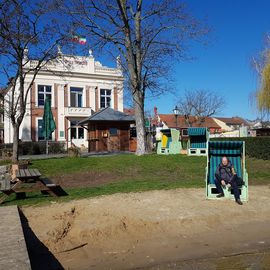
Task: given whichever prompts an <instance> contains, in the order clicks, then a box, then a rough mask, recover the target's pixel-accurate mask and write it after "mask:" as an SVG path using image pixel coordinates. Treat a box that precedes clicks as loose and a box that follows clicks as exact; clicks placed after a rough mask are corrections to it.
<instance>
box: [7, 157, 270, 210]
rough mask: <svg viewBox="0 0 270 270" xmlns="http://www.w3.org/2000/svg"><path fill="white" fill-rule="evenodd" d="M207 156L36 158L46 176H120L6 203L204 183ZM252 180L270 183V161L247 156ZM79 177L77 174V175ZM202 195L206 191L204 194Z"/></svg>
mask: <svg viewBox="0 0 270 270" xmlns="http://www.w3.org/2000/svg"><path fill="white" fill-rule="evenodd" d="M205 166H206V158H205V157H187V156H184V155H171V156H162V155H145V156H141V157H138V156H135V155H117V156H108V157H92V158H61V159H47V160H35V161H33V165H32V167H35V168H38V169H39V170H40V171H41V172H42V174H43V175H44V176H46V177H49V178H53V177H56V176H59V175H61V176H63V175H72V174H76V173H84V172H87V171H89V170H91V171H93V172H96V173H99V172H102V174H103V175H104V174H105V175H107V176H108V175H109V176H111V177H119V179H120V180H118V181H116V182H113V183H107V184H103V185H100V186H97V187H82V188H70V189H65V191H66V192H67V193H68V194H69V195H68V196H65V197H60V198H52V197H46V196H44V195H40V193H37V192H36V193H34V192H33V193H28V194H27V199H25V200H15V196H10V197H9V198H8V200H7V201H6V203H5V204H4V205H10V204H18V205H40V204H44V203H45V204H46V203H49V202H50V201H68V200H73V199H81V198H89V197H95V196H100V195H109V194H114V193H127V192H140V191H147V190H160V189H175V188H190V187H204V185H205V184H204V179H205ZM247 170H248V173H249V180H250V181H249V183H250V184H269V183H270V161H269V160H268V161H265V160H258V159H247ZM74 181H76V175H75V176H74ZM202 196H203V195H202Z"/></svg>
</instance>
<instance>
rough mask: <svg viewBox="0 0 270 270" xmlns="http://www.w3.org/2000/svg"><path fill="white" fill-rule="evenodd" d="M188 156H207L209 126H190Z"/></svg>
mask: <svg viewBox="0 0 270 270" xmlns="http://www.w3.org/2000/svg"><path fill="white" fill-rule="evenodd" d="M188 136H189V140H188V144H187V154H188V156H206V155H207V147H208V140H209V131H208V129H207V128H195V127H190V128H188Z"/></svg>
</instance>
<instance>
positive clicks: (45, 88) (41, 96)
mask: <svg viewBox="0 0 270 270" xmlns="http://www.w3.org/2000/svg"><path fill="white" fill-rule="evenodd" d="M46 98H49V99H50V100H51V99H52V87H51V86H50V85H38V106H44V103H45V99H46Z"/></svg>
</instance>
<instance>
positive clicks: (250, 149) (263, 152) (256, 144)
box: [210, 137, 270, 160]
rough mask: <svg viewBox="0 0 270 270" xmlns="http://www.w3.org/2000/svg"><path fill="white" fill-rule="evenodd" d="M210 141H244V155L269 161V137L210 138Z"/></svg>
mask: <svg viewBox="0 0 270 270" xmlns="http://www.w3.org/2000/svg"><path fill="white" fill-rule="evenodd" d="M210 140H211V141H245V142H246V143H245V144H246V155H247V156H249V157H253V158H258V159H265V160H266V159H268V160H270V137H237V138H231V137H229V138H224V137H223V138H211V139H210Z"/></svg>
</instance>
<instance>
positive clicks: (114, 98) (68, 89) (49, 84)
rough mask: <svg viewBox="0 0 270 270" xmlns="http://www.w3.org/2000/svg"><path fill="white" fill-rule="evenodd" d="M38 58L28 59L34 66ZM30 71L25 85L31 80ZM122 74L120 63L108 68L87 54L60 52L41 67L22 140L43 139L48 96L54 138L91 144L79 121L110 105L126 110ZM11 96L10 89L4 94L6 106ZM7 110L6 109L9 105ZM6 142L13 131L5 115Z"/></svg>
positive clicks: (30, 64) (113, 107) (27, 110)
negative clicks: (43, 122) (44, 114)
mask: <svg viewBox="0 0 270 270" xmlns="http://www.w3.org/2000/svg"><path fill="white" fill-rule="evenodd" d="M33 65H35V60H33V61H29V62H28V63H27V64H26V65H25V68H26V69H31V67H32V66H33ZM31 79H32V78H31V72H30V73H29V75H28V76H27V77H26V84H27V83H28V84H29V83H30V81H31ZM123 80H124V79H123V74H122V72H121V69H120V67H119V66H117V67H116V68H109V67H106V66H103V65H102V64H101V63H100V62H98V61H96V60H95V59H94V57H93V55H92V51H89V55H88V56H69V55H63V54H62V53H59V56H58V58H57V59H56V60H54V61H51V62H49V63H48V64H46V66H45V67H44V68H42V69H41V70H40V71H39V73H38V75H37V76H36V79H35V81H34V84H33V85H32V87H31V91H30V92H29V95H28V97H27V106H26V113H25V116H24V119H23V122H22V125H21V128H20V135H19V137H20V139H21V140H22V141H42V140H44V137H43V135H42V117H43V111H44V102H45V99H46V98H50V99H51V106H52V113H53V116H54V120H55V123H56V130H55V131H54V132H53V134H52V138H51V139H52V140H54V141H63V142H68V141H71V140H72V143H73V144H75V145H76V146H78V147H82V146H84V147H88V138H87V136H88V134H87V130H86V129H84V128H83V127H80V126H79V125H78V123H79V122H80V121H82V120H83V119H85V118H87V117H89V116H91V115H92V114H93V113H94V112H97V111H99V110H100V109H103V108H106V107H110V108H112V109H114V110H117V111H121V112H122V111H123ZM10 99H11V91H8V92H7V94H6V96H5V100H6V102H5V104H6V105H5V106H8V104H9V100H10ZM6 109H7V108H6ZM4 129H5V132H4V140H5V143H12V141H13V130H12V125H11V122H10V119H9V117H8V115H5V126H4Z"/></svg>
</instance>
